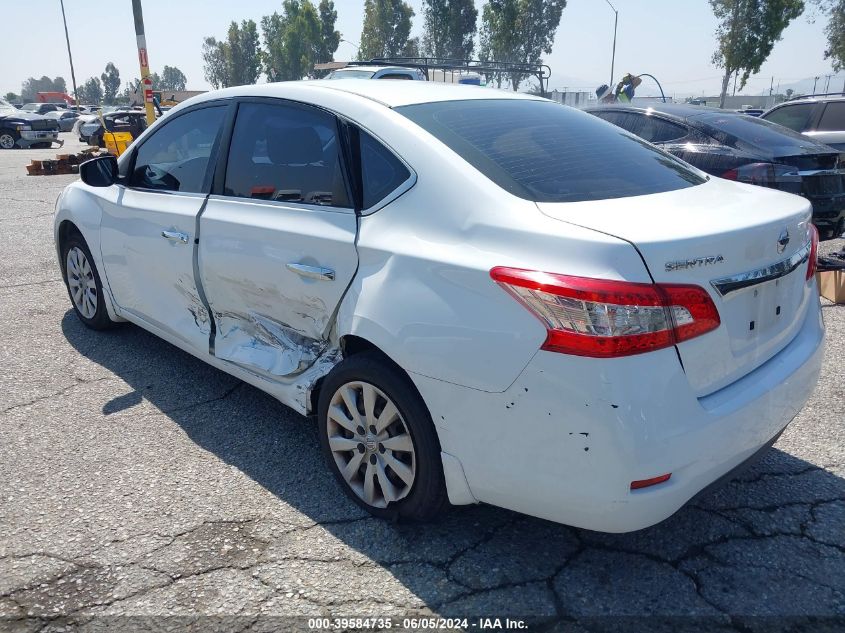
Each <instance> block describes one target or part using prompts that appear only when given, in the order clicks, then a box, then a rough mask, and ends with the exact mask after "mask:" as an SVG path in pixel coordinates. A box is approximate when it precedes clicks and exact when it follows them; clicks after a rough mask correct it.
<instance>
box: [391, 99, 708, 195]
mask: <svg viewBox="0 0 845 633" xmlns="http://www.w3.org/2000/svg"><path fill="white" fill-rule="evenodd" d="M396 111H397V112H399V113H400V114H403V115H404V116H406V117H408V118H409V119H410V120H411V121H413V122H414V123H416V124H417V125H419V126H420V127H422V128H423V129H425V130H426V131H428V132H429V133H431V134H432V135H433V136H435V137H436V138H437V139H439V140H440V141H442V142H443V143H444V144H445V145H446V146H447V147H449V148H450V149H451V150H452V151H454V152H455V153H457V154H458V155H459V156H461V157H462V158H463V159H464V160H466V161H467V162H468V163H469V164H470V165H472V166H473V167H475V168H476V169H477V170H478V171H479V172H481V173H482V174H483V175H484V176H486V177H487V178H488V179H490V180H491V181H492V182H494V183H496V184H497V185H499V186H500V187H502V188H503V189H505V190H506V191H509V192H511V193H512V194H514V195H516V196H519V197H521V198H525V199H527V200H533V201H535V202H577V201H582V200H602V199H608V198H622V197H627V196H639V195H645V194H652V193H661V192H664V191H674V190H677V189H683V188H686V187H691V186H694V185H699V184H702V183H704V182H705V181H706V180H705V178H703V177H702V176H701V175H700V174H699V173H698V172H697V171H695V170H693V169H692V168H691V167H690V166H689V165H687V164H686V163H684V162H682V161H681V160H679V159H677V158H675V157H673V156H671V155H669V154H666V153H664V152H662V151H660V150H658V149H656V148H655V147H653V146H651V145H649V144H648V143H646V142H645V141H643V140H642V139H639V138H637V137H635V136H632V135H631V134H629V133H627V132H625V131H624V130H622V129H620V128H618V127H615V126H613V125H608V124H607V123H606V122H604V121H600V120H599V119H597V118H596V117H594V116H591V115H589V114H586V113H584V112H580V111H578V110H574V109H573V108H568V107H566V106H562V105H559V104H557V103H554V102H551V101H546V100H534V99H475V100H466V101H441V102H435V103H424V104H416V105H409V106H402V107H398V108H396Z"/></svg>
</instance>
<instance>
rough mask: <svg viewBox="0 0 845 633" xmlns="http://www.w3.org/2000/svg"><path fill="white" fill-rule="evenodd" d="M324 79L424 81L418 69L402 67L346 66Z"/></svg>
mask: <svg viewBox="0 0 845 633" xmlns="http://www.w3.org/2000/svg"><path fill="white" fill-rule="evenodd" d="M326 79H405V80H411V81H426V76H425V73H424V72H423V71H422V70H420V69H419V68H407V67H404V66H347V67H346V68H338V69H337V70H333V71H331V72H330V73H329V74H328V76H327V77H326Z"/></svg>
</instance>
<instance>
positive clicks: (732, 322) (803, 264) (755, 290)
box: [538, 178, 813, 396]
mask: <svg viewBox="0 0 845 633" xmlns="http://www.w3.org/2000/svg"><path fill="white" fill-rule="evenodd" d="M538 206H539V208H540V210H541V211H542V212H543V213H545V214H546V215H548V216H550V217H553V218H555V219H558V220H561V221H565V222H569V223H572V224H576V225H579V226H583V227H586V228H590V229H593V230H597V231H601V232H602V233H607V234H609V235H613V236H615V237H619V238H621V239H624V240H626V241H628V242H631V243H632V244H633V245H634V246H635V247H636V248H637V250H638V251H639V252H640V254H641V256H642V258H643V260H644V262H645V264H646V266H647V267H648V269H649V272H650V273H651V275H652V278H653V279H654V281H656V282H658V283H677V284H695V285H698V286H701V287H702V288H704V289H705V290H707V292H708V293H709V294H710V296H711V298H712V299H713V301H714V303H715V304H716V307H717V309H718V310H719V315H720V318H721V325H720V326H719V328H718V329H716V330H714V331H712V332H709V333H707V334H705V335H703V336H699V337H697V338H694V339H691V340H689V341H684V342H682V343H680V344H679V345H678V346H677V348H678V352H679V355H680V358H681V362H682V363H683V366H684V370H685V372H686V374H687V377H688V379H689V382H690V384H691V386H692V388H693V389H694V391H695V392H696V393H697V395H699V396H704V395H707V394H710V393H712V392H714V391H716V390H718V389H721V388H722V387H725V386H726V385H728V384H730V383H732V382H734V381H735V380H738V379H739V378H741V377H742V376H744V375H745V374H747V373H749V372H751V371H753V370H754V369H756V368H757V367H759V366H760V365H761V364H763V363H764V362H766V361H767V360H768V359H770V358H771V357H772V356H774V355H775V354H777V353H778V352H779V351H780V350H782V349H783V348H784V347H785V346H786V345H787V344H788V343H789V342H790V341H791V340H792V339H793V338H794V337H795V335H796V334H797V333H798V330H799V329H800V327H801V324H802V323H803V321H804V316H805V315H806V312H807V310H808V308H809V306H810V305H811V299H812V295H813V293H812V287H811V286H810V285H809V284H808V283H806V270H807V245H808V231H809V224H810V216H811V208H810V204H809V202H808V201H807V200H805V199H804V198H800V197H798V196H793V195H790V194H784V193H782V192H778V191H774V190H770V189H765V188H762V187H754V186H751V185H743V184H737V183H733V182H729V181H726V180H721V179H717V178H713V179H711V180H710V181H709V182H707V183H705V184H703V185H699V186H697V187H692V188H687V189H682V190H678V191H672V192H667V193H659V194H654V195H645V196H637V197H632V198H621V199H615V200H602V201H589V202H574V203H538ZM787 237H788V241H787V239H786V238H787ZM787 270H788V272H786V271H787ZM555 272H565V271H555ZM778 275H779V276H778ZM767 277H768V278H770V280H768V281H761V278H767ZM752 282H756V283H752Z"/></svg>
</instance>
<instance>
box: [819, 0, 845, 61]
mask: <svg viewBox="0 0 845 633" xmlns="http://www.w3.org/2000/svg"><path fill="white" fill-rule="evenodd" d="M812 1H813V4H816V5H818V7H819V8H820V9H821V10H822V11H823V12H824V13H826V14H827V16H828V22H827V26H826V27H825V29H824V34H825V36H826V37H827V48H826V49H825V52H824V58H825V59H829V60H831V62H830V64H831V66H833V72H837V73H838V72H839V71H840V70H842V69H843V68H845V0H812Z"/></svg>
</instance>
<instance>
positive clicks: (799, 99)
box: [775, 93, 845, 107]
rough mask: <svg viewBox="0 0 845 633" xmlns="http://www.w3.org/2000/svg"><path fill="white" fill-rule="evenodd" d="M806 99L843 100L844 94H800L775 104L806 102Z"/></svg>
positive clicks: (844, 98)
mask: <svg viewBox="0 0 845 633" xmlns="http://www.w3.org/2000/svg"><path fill="white" fill-rule="evenodd" d="M808 101H845V94H843V93H837V94H824V95H802V96H800V97H792V98H791V99H787V100H786V101H784V102H782V103H779V104H777V105H786V104H790V105H791V104H793V103H806V102H808ZM775 107H777V106H775Z"/></svg>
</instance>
